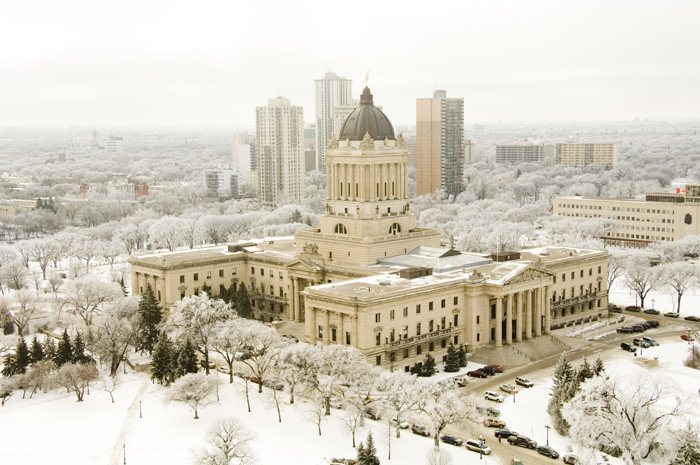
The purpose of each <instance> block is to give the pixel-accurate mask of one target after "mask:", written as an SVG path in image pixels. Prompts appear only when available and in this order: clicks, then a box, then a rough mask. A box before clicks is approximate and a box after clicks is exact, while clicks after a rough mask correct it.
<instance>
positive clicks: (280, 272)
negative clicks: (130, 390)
mask: <svg viewBox="0 0 700 465" xmlns="http://www.w3.org/2000/svg"><path fill="white" fill-rule="evenodd" d="M280 279H282V272H281V271H280Z"/></svg>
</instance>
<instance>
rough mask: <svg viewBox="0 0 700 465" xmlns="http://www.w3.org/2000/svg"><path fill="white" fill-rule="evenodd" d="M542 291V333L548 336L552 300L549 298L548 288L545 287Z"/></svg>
mask: <svg viewBox="0 0 700 465" xmlns="http://www.w3.org/2000/svg"><path fill="white" fill-rule="evenodd" d="M544 289H545V291H544V333H545V334H549V327H550V326H551V324H552V309H551V302H552V299H551V297H550V296H549V291H550V286H545V288H544Z"/></svg>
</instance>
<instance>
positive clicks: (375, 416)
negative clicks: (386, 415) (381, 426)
mask: <svg viewBox="0 0 700 465" xmlns="http://www.w3.org/2000/svg"><path fill="white" fill-rule="evenodd" d="M365 416H366V417H367V418H369V419H370V420H381V419H382V415H381V413H379V410H377V409H376V408H374V407H367V408H365Z"/></svg>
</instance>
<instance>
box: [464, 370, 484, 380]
mask: <svg viewBox="0 0 700 465" xmlns="http://www.w3.org/2000/svg"><path fill="white" fill-rule="evenodd" d="M467 376H471V377H472V378H486V377H488V375H487V374H486V373H484V372H483V371H481V370H472V371H468V372H467Z"/></svg>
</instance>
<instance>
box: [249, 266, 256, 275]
mask: <svg viewBox="0 0 700 465" xmlns="http://www.w3.org/2000/svg"><path fill="white" fill-rule="evenodd" d="M250 274H255V267H254V266H251V267H250Z"/></svg>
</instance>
